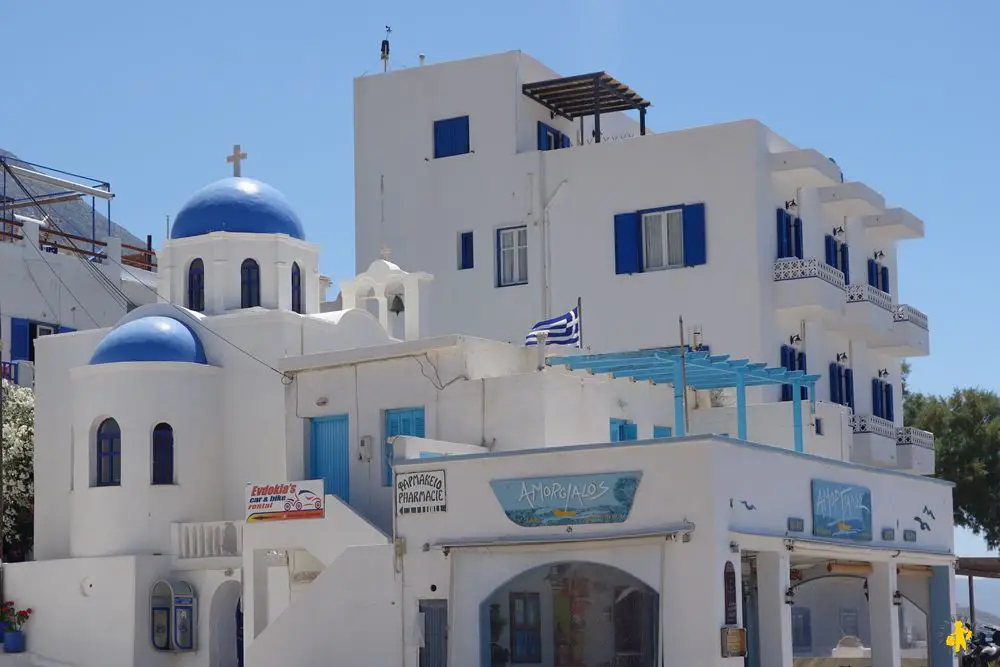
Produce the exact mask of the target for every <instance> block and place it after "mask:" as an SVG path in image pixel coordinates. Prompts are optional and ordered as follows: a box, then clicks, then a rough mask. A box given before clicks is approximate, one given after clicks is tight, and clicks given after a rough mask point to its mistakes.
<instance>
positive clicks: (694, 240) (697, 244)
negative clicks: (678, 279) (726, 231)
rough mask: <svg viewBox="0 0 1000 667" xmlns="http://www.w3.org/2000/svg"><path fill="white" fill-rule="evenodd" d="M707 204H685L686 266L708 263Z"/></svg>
mask: <svg viewBox="0 0 1000 667" xmlns="http://www.w3.org/2000/svg"><path fill="white" fill-rule="evenodd" d="M707 260H708V254H707V249H706V239H705V205H704V204H685V205H684V266H698V265H700V264H704V263H706V261H707Z"/></svg>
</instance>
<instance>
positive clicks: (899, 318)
mask: <svg viewBox="0 0 1000 667" xmlns="http://www.w3.org/2000/svg"><path fill="white" fill-rule="evenodd" d="M892 319H893V320H895V321H896V322H912V323H913V324H915V325H917V326H918V327H920V328H921V329H923V330H924V331H928V330H929V329H928V326H927V316H926V315H924V314H923V313H922V312H920V311H919V310H917V309H916V308H914V307H913V306H908V305H906V304H905V303H904V304H901V305H899V306H896V312H894V313H893V314H892Z"/></svg>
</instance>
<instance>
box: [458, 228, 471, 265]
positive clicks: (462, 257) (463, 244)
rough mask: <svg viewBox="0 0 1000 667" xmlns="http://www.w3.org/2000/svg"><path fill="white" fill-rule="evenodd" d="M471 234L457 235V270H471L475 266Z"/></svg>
mask: <svg viewBox="0 0 1000 667" xmlns="http://www.w3.org/2000/svg"><path fill="white" fill-rule="evenodd" d="M473 247H474V246H473V244H472V232H462V233H461V234H459V235H458V270H459V271H463V270H465V269H471V268H473V267H474V266H475V254H474V253H473Z"/></svg>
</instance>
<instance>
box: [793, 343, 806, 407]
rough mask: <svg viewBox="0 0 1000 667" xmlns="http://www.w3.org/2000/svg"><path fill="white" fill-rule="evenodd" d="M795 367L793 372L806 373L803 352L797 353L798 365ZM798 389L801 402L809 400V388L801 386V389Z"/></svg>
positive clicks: (804, 354)
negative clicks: (800, 392)
mask: <svg viewBox="0 0 1000 667" xmlns="http://www.w3.org/2000/svg"><path fill="white" fill-rule="evenodd" d="M795 366H796V368H795V370H797V371H802V372H803V373H805V372H806V353H805V352H799V358H798V363H797V364H796V365H795ZM800 389H801V391H802V400H803V401H807V400H809V387H806V386H802V387H800Z"/></svg>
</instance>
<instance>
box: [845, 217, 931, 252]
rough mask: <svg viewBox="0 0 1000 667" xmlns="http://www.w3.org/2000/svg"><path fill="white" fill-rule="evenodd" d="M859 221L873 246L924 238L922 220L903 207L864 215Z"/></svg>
mask: <svg viewBox="0 0 1000 667" xmlns="http://www.w3.org/2000/svg"><path fill="white" fill-rule="evenodd" d="M861 222H862V224H863V225H864V227H865V231H867V232H868V235H869V237H870V240H871V241H872V245H874V246H882V245H890V244H892V243H894V242H895V241H901V240H903V239H922V238H924V221H923V220H921V219H920V218H918V217H917V216H915V215H913V214H912V213H910V212H909V211H907V210H906V209H905V208H890V209H889V210H888V211H882V212H881V213H877V214H875V215H866V216H864V217H863V218H861Z"/></svg>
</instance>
